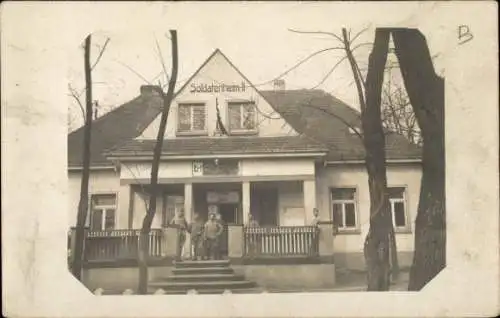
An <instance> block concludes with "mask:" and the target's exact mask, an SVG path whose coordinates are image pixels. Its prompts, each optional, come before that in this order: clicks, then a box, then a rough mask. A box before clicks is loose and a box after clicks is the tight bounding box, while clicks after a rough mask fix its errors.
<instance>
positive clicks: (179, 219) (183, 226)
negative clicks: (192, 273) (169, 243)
mask: <svg viewBox="0 0 500 318" xmlns="http://www.w3.org/2000/svg"><path fill="white" fill-rule="evenodd" d="M170 225H172V226H173V227H176V228H177V229H178V230H177V238H178V239H177V251H176V260H177V261H180V260H181V259H182V249H183V247H184V243H185V242H186V232H187V230H188V223H187V221H186V218H185V217H184V211H183V210H180V211H179V213H178V214H176V215H175V216H174V218H173V219H172V221H170Z"/></svg>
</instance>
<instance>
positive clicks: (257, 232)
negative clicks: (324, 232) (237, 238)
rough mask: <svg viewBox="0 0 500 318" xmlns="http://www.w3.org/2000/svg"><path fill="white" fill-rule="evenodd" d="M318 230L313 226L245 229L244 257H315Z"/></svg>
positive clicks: (316, 253)
mask: <svg viewBox="0 0 500 318" xmlns="http://www.w3.org/2000/svg"><path fill="white" fill-rule="evenodd" d="M318 238H319V229H318V228H317V227H315V226H272V227H245V228H244V241H245V244H244V246H245V247H244V252H245V256H246V257H286V256H305V257H311V256H317V255H318V253H319V251H318Z"/></svg>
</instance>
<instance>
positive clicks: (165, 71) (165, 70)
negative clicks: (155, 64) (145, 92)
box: [155, 38, 170, 88]
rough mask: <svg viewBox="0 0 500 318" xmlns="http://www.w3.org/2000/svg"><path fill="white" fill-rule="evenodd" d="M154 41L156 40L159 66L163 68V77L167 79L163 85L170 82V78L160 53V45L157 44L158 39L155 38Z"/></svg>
mask: <svg viewBox="0 0 500 318" xmlns="http://www.w3.org/2000/svg"><path fill="white" fill-rule="evenodd" d="M155 42H156V49H157V53H158V56H159V57H160V63H161V66H162V68H163V73H164V74H165V77H166V79H167V81H166V82H165V85H167V83H168V82H170V79H169V78H168V72H167V68H166V66H165V61H164V60H163V54H162V53H161V48H160V45H159V44H158V40H157V39H156V38H155ZM162 88H163V87H162Z"/></svg>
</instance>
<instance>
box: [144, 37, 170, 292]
mask: <svg viewBox="0 0 500 318" xmlns="http://www.w3.org/2000/svg"><path fill="white" fill-rule="evenodd" d="M170 38H171V42H172V74H171V76H170V78H169V79H168V83H169V84H168V90H167V93H166V94H165V92H164V91H163V89H162V88H161V87H160V86H159V87H157V90H156V91H157V92H158V94H159V95H160V96H161V97H162V100H163V109H162V112H161V117H160V126H159V129H158V135H157V138H156V143H155V148H154V153H153V162H152V168H151V183H150V191H151V193H150V197H149V204H148V209H147V211H146V215H145V216H144V219H143V222H142V227H141V234H140V238H139V259H138V261H139V286H138V293H139V294H146V293H147V284H148V265H147V259H148V251H149V240H148V236H149V233H150V231H151V224H152V222H153V218H154V216H155V213H156V198H157V196H158V195H159V194H160V191H161V189H160V187H159V186H158V170H159V166H160V157H161V150H162V146H163V139H164V137H165V130H166V126H167V117H168V113H169V110H170V104H171V103H172V99H173V97H174V89H175V83H176V80H177V70H178V49H177V31H176V30H170ZM165 75H166V74H165Z"/></svg>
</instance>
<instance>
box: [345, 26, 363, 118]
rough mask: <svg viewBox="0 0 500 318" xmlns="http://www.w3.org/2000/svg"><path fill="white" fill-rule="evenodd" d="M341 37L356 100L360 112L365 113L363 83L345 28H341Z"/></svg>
mask: <svg viewBox="0 0 500 318" xmlns="http://www.w3.org/2000/svg"><path fill="white" fill-rule="evenodd" d="M342 36H343V38H344V47H345V51H346V55H347V58H348V59H349V63H350V64H351V69H352V73H353V76H354V82H355V83H356V87H357V90H358V98H359V105H360V108H361V111H362V112H363V111H365V109H366V104H365V103H366V102H365V97H364V93H363V92H364V91H363V83H362V78H360V72H359V67H358V66H357V63H356V60H355V58H354V56H353V54H352V51H351V49H350V43H349V41H348V39H347V30H346V29H345V28H342Z"/></svg>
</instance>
